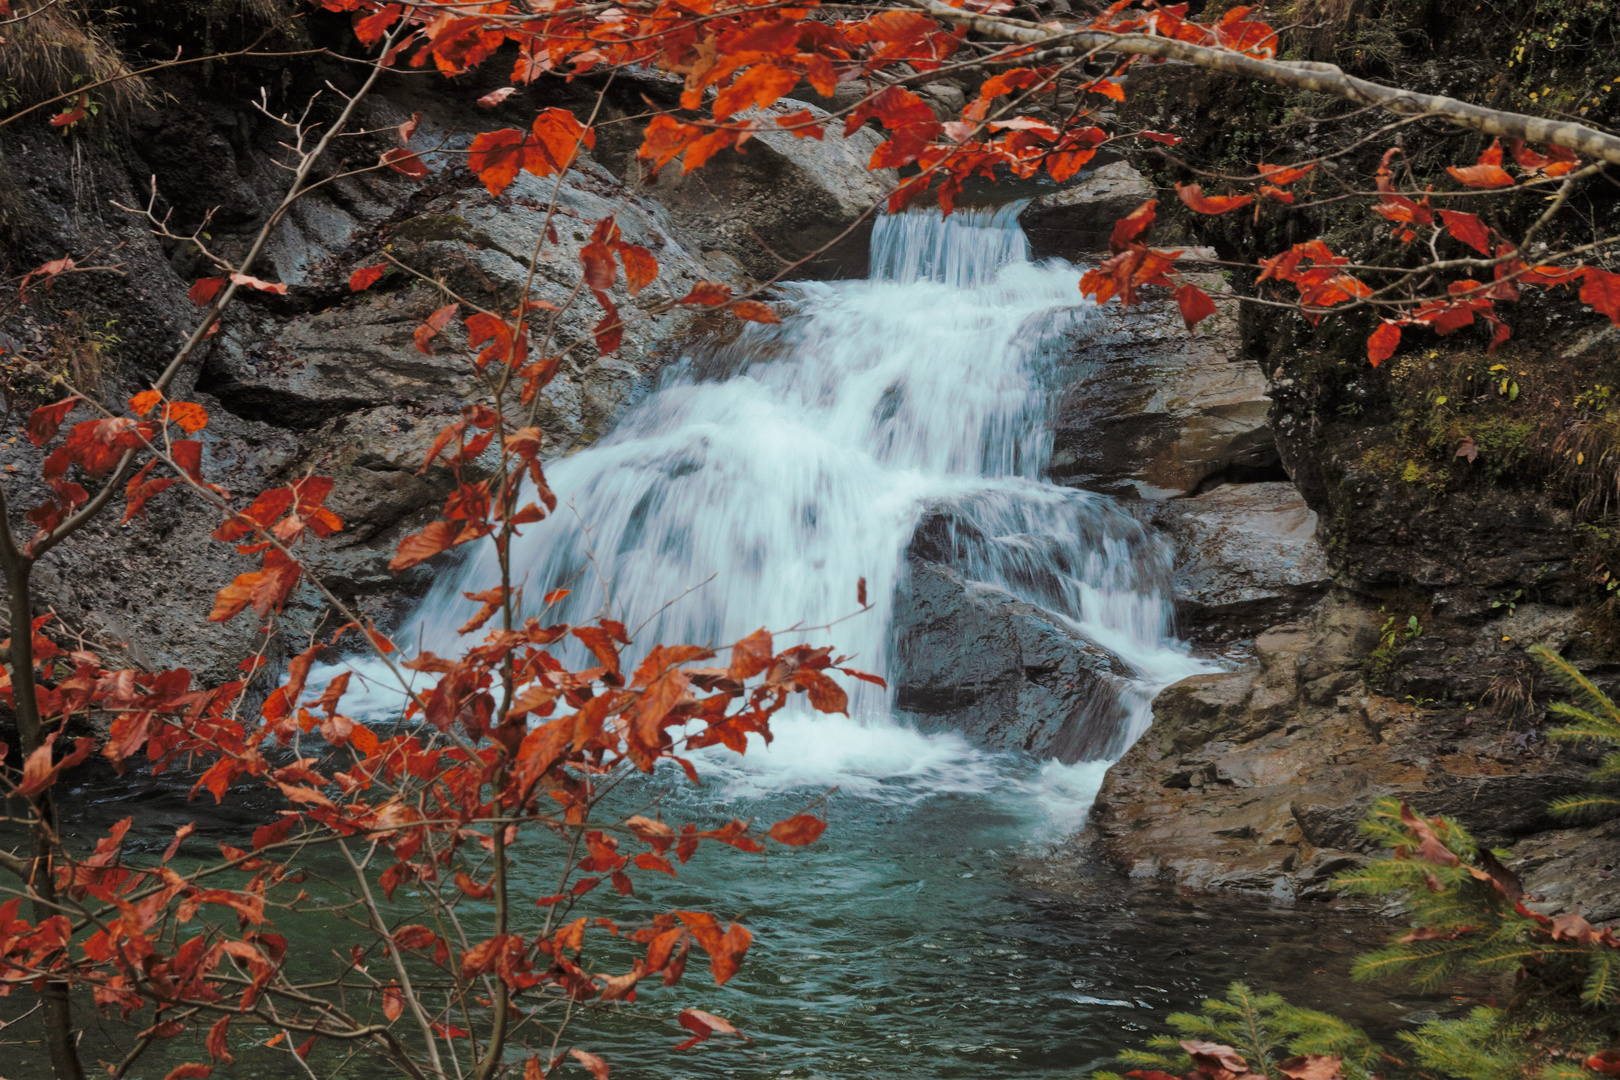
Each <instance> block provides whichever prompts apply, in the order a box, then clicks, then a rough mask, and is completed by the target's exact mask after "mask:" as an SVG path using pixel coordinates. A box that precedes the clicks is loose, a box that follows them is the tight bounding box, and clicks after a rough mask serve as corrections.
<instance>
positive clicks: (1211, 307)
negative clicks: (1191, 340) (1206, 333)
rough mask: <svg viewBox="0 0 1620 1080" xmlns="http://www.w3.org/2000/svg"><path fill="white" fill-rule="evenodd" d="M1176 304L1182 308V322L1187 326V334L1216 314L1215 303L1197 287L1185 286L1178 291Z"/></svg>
mask: <svg viewBox="0 0 1620 1080" xmlns="http://www.w3.org/2000/svg"><path fill="white" fill-rule="evenodd" d="M1176 303H1177V304H1178V305H1180V307H1181V320H1182V321H1183V322H1185V323H1186V324H1187V332H1188V333H1189V334H1190V333H1192V328H1193V327H1195V326H1197V325H1198V324H1199V323H1201V322H1203V321H1204V320H1205V319H1207V318H1209V317H1210V316H1211V315H1213V314H1215V301H1213V300H1211V299H1210V298H1209V294H1208V293H1206V292H1205V291H1204V290H1203V289H1200V288H1199V287H1198V286H1196V285H1183V286H1182V287H1181V288H1179V289H1177V290H1176Z"/></svg>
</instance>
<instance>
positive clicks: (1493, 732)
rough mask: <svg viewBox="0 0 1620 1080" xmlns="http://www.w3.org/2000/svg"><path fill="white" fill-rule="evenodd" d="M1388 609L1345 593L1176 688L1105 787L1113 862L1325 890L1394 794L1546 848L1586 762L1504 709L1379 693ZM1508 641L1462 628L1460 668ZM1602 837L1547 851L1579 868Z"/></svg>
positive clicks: (1171, 877) (1179, 875)
mask: <svg viewBox="0 0 1620 1080" xmlns="http://www.w3.org/2000/svg"><path fill="white" fill-rule="evenodd" d="M1380 619H1381V616H1380V615H1379V613H1378V612H1377V611H1376V610H1375V609H1371V608H1369V607H1368V606H1367V605H1365V604H1364V603H1360V602H1358V601H1356V600H1355V599H1354V598H1353V597H1351V596H1349V595H1348V594H1343V593H1341V594H1338V595H1336V596H1334V597H1333V598H1331V599H1330V600H1328V601H1326V602H1324V603H1323V604H1322V605H1321V606H1320V607H1319V608H1318V609H1317V610H1316V611H1314V612H1313V613H1312V614H1311V615H1310V617H1309V618H1307V619H1304V620H1302V621H1300V622H1298V623H1292V624H1287V625H1284V626H1279V627H1275V628H1273V629H1271V630H1269V631H1267V632H1266V633H1263V634H1261V635H1260V636H1259V637H1257V638H1256V639H1255V641H1254V653H1255V660H1254V662H1253V663H1252V664H1251V665H1248V666H1246V667H1244V668H1243V669H1241V670H1237V671H1229V672H1222V673H1218V674H1211V675H1200V676H1195V677H1193V678H1190V679H1185V680H1183V681H1182V682H1179V683H1177V684H1175V685H1174V686H1171V687H1169V688H1168V689H1166V690H1165V691H1164V692H1162V693H1161V694H1160V695H1159V697H1158V699H1157V700H1156V701H1155V702H1154V706H1153V727H1152V728H1151V729H1150V730H1149V731H1148V733H1147V734H1146V735H1145V736H1143V737H1142V739H1140V740H1139V741H1138V742H1137V743H1136V745H1135V746H1133V747H1132V748H1131V750H1130V751H1129V752H1128V753H1127V754H1126V755H1125V756H1124V757H1123V758H1122V759H1121V760H1120V761H1119V762H1118V763H1117V764H1116V765H1115V766H1114V767H1113V768H1112V769H1111V770H1110V771H1109V774H1108V778H1107V780H1106V781H1105V782H1104V785H1103V789H1102V792H1101V793H1100V795H1099V796H1098V800H1097V805H1096V808H1095V810H1094V821H1095V824H1096V829H1097V836H1098V840H1099V842H1100V845H1101V848H1102V850H1103V851H1104V853H1105V854H1106V855H1107V857H1109V858H1110V859H1111V860H1112V861H1113V862H1115V863H1116V864H1117V865H1118V866H1119V867H1120V868H1121V869H1123V870H1125V871H1126V872H1127V873H1129V874H1130V875H1132V876H1133V877H1138V878H1154V879H1159V880H1164V881H1169V882H1173V883H1175V884H1178V885H1184V886H1190V887H1195V888H1232V889H1240V890H1244V891H1251V892H1264V893H1268V894H1271V895H1275V896H1281V897H1306V898H1309V897H1318V898H1326V897H1327V896H1328V895H1330V893H1331V890H1330V889H1329V888H1328V886H1327V879H1328V878H1329V877H1331V875H1332V874H1333V873H1336V872H1337V871H1338V870H1340V869H1343V868H1344V867H1346V866H1351V865H1355V864H1356V862H1357V861H1359V860H1362V859H1365V858H1367V857H1368V856H1369V855H1370V854H1371V851H1372V845H1370V844H1369V842H1368V841H1366V840H1365V839H1364V838H1362V837H1361V836H1360V835H1359V834H1358V832H1357V825H1358V824H1359V822H1360V821H1361V819H1362V818H1363V817H1364V816H1365V814H1366V811H1367V809H1368V807H1370V806H1371V804H1372V802H1373V801H1374V800H1375V799H1376V798H1378V797H1379V796H1383V795H1395V796H1397V797H1401V798H1406V799H1409V800H1410V801H1411V802H1412V804H1413V805H1414V806H1417V807H1418V808H1420V809H1421V810H1422V811H1423V812H1425V813H1428V814H1447V815H1450V816H1453V817H1456V818H1457V819H1458V820H1460V821H1461V822H1462V823H1463V824H1464V825H1465V826H1466V827H1467V828H1469V829H1470V830H1471V831H1472V832H1473V833H1474V834H1475V836H1476V837H1477V838H1478V839H1479V840H1480V841H1482V842H1484V843H1488V844H1492V845H1511V844H1515V843H1519V844H1523V845H1524V846H1525V848H1526V850H1537V849H1538V848H1539V845H1540V843H1541V842H1540V841H1537V840H1534V839H1532V838H1535V837H1537V836H1538V835H1539V834H1542V833H1545V832H1547V830H1549V829H1552V828H1554V827H1555V825H1556V823H1555V821H1554V819H1552V818H1551V816H1550V815H1549V814H1548V812H1547V809H1546V806H1547V802H1548V800H1549V799H1550V798H1551V797H1552V796H1553V795H1555V794H1558V793H1560V792H1563V791H1568V790H1570V789H1571V788H1572V787H1574V786H1576V785H1579V784H1581V783H1583V782H1584V781H1583V777H1584V772H1585V769H1586V766H1585V765H1584V764H1583V763H1582V762H1581V761H1580V760H1578V756H1577V755H1572V754H1567V753H1566V754H1563V755H1559V754H1556V753H1550V752H1548V751H1547V750H1546V748H1545V746H1544V745H1535V744H1533V743H1531V742H1530V741H1529V740H1527V739H1525V738H1515V732H1514V725H1513V724H1512V723H1511V722H1510V721H1509V720H1507V719H1505V718H1503V717H1501V716H1498V715H1496V714H1495V713H1494V712H1493V711H1492V710H1490V709H1489V708H1485V707H1481V708H1476V709H1473V710H1470V711H1469V712H1468V713H1467V714H1466V715H1465V716H1463V717H1455V716H1450V715H1445V714H1443V713H1438V712H1436V711H1434V710H1433V709H1432V707H1424V705H1420V704H1418V703H1416V702H1414V701H1413V700H1411V699H1410V698H1407V699H1404V700H1402V699H1397V698H1396V697H1394V696H1392V695H1391V694H1388V693H1382V694H1381V693H1375V692H1371V691H1369V690H1368V689H1367V687H1366V686H1365V685H1364V682H1363V678H1364V673H1365V672H1364V665H1365V660H1366V657H1367V655H1368V654H1369V653H1371V652H1372V651H1373V650H1374V649H1375V648H1376V647H1377V646H1378V644H1379V641H1380V630H1381V627H1382V624H1381V622H1380ZM1495 629H1497V627H1493V628H1492V630H1493V631H1494V630H1495ZM1493 636H1495V637H1500V636H1502V635H1495V634H1485V635H1476V636H1474V637H1473V638H1472V639H1471V640H1464V639H1463V638H1462V637H1461V636H1458V635H1453V636H1452V637H1451V638H1450V639H1448V640H1447V641H1446V642H1445V648H1444V650H1443V651H1446V652H1450V653H1452V654H1453V657H1454V660H1453V662H1454V663H1455V664H1469V663H1473V664H1485V663H1488V662H1489V659H1490V654H1491V652H1492V648H1491V642H1490V638H1491V637H1493ZM1549 640H1551V641H1552V643H1555V644H1556V643H1558V642H1557V640H1556V635H1554V638H1553V639H1549ZM1498 644H1500V642H1498ZM1585 842H1586V841H1584V840H1577V839H1573V838H1572V839H1568V840H1565V841H1564V843H1563V848H1562V849H1554V850H1553V851H1548V852H1546V853H1542V852H1540V851H1539V850H1537V854H1536V858H1537V859H1538V860H1539V864H1541V865H1549V864H1551V863H1552V862H1554V861H1556V860H1557V859H1559V858H1563V859H1564V860H1565V861H1566V862H1578V861H1579V855H1578V854H1575V852H1576V851H1577V850H1583V849H1582V848H1581V845H1582V844H1583V843H1585ZM1559 850H1562V851H1563V854H1561V855H1560V854H1557V853H1556V852H1557V851H1559ZM1565 868H1566V869H1569V867H1567V866H1566V867H1565ZM1588 869H1589V868H1588ZM1591 876H1592V875H1591V874H1587V877H1588V878H1590V877H1591ZM1590 889H1591V885H1590V884H1588V885H1586V886H1584V887H1582V886H1575V885H1571V886H1570V887H1569V888H1568V889H1566V890H1565V892H1566V893H1568V894H1569V895H1571V896H1573V895H1575V893H1577V892H1590Z"/></svg>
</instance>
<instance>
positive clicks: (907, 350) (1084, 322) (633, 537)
mask: <svg viewBox="0 0 1620 1080" xmlns="http://www.w3.org/2000/svg"><path fill="white" fill-rule="evenodd" d="M1018 210H1019V207H1018V206H1016V205H1014V206H1008V207H1003V208H1000V209H996V210H979V211H965V212H964V211H959V212H957V213H956V214H954V215H952V216H951V217H949V218H945V219H941V218H940V217H939V216H938V214H937V213H935V212H929V213H908V214H902V215H897V216H892V217H882V218H880V219H879V220H878V222H877V224H876V226H875V230H874V234H873V239H872V266H873V277H872V278H871V279H869V280H866V281H842V282H801V283H793V284H788V285H785V286H783V287H782V292H783V294H784V299H785V302H784V303H782V304H779V305H778V306H779V307H780V308H781V309H782V310H783V319H782V322H781V323H780V324H779V325H773V326H762V325H752V324H750V325H747V326H745V327H744V328H743V329H742V331H741V333H740V335H738V336H737V337H736V338H735V339H734V340H731V341H727V342H724V343H718V344H715V343H711V344H707V345H704V346H702V347H699V348H695V349H693V350H692V351H691V353H690V354H689V355H687V356H685V357H683V358H682V359H681V360H680V361H679V362H678V363H677V364H675V365H672V366H671V367H670V368H667V369H666V370H665V371H664V373H663V374H662V376H661V379H660V382H659V384H658V386H657V387H656V389H655V390H654V391H653V392H652V393H651V394H650V395H649V396H648V397H647V398H646V399H645V400H643V401H642V402H641V403H640V404H638V405H636V406H635V407H633V408H632V409H631V410H630V411H629V412H628V413H627V414H626V415H625V416H624V417H623V419H622V421H621V422H620V423H619V425H618V426H617V428H616V430H614V431H613V432H612V433H611V434H610V435H608V436H607V437H605V438H604V439H602V440H601V441H600V442H598V443H596V444H594V445H592V446H590V447H587V448H585V449H583V450H580V451H579V452H577V453H575V454H573V455H571V456H569V457H566V458H563V459H561V460H558V461H555V462H552V463H551V464H550V465H549V466H548V467H547V478H548V480H549V482H550V484H551V486H552V488H553V489H554V490H555V491H556V493H557V496H558V499H559V500H560V504H559V507H558V509H557V511H556V512H555V513H554V514H553V515H552V516H551V517H550V518H549V519H548V520H546V521H545V522H542V523H540V524H538V525H532V526H529V527H528V528H527V529H526V530H525V531H524V534H523V535H522V537H521V538H519V539H518V540H516V541H515V542H514V544H513V550H512V565H513V566H514V568H515V572H516V576H517V577H518V578H519V579H520V580H521V582H522V584H523V585H524V587H525V591H524V614H539V598H540V597H541V596H542V595H544V594H545V593H547V592H548V591H550V590H554V589H559V588H567V589H569V590H571V591H570V594H569V596H568V597H566V598H565V599H564V600H562V601H561V602H560V603H559V604H557V605H556V606H555V607H553V608H552V609H551V610H548V611H546V612H545V615H544V620H545V621H546V622H583V621H588V620H591V619H593V618H595V617H596V616H597V615H598V614H599V613H601V612H603V611H610V612H611V613H612V615H613V617H615V618H618V619H620V620H621V621H623V622H624V623H625V624H626V625H627V626H629V627H632V628H634V627H637V626H642V629H641V631H640V633H639V634H638V635H637V637H638V640H639V641H640V642H644V643H646V642H654V641H662V642H668V643H674V642H689V643H699V644H724V643H726V642H729V641H732V640H735V639H737V638H739V637H742V636H743V635H745V634H748V633H750V632H751V631H753V630H754V629H756V628H758V627H760V626H764V627H767V628H768V629H770V630H772V631H773V632H777V633H778V645H779V647H780V646H781V645H782V644H785V643H788V642H791V641H793V640H809V641H814V642H825V643H830V644H833V645H834V646H835V648H836V650H837V651H838V652H840V653H845V654H850V655H852V656H853V657H854V659H853V660H852V661H851V662H852V663H854V664H855V665H856V666H859V667H864V668H866V669H868V670H872V671H877V672H880V673H881V672H883V671H884V670H885V668H886V664H887V657H886V655H885V652H886V649H887V647H888V644H887V640H888V629H889V613H890V607H891V601H892V597H893V593H894V590H895V587H896V585H897V584H898V583H899V582H900V581H901V575H902V573H903V570H904V565H905V553H906V551H907V549H908V547H909V546H910V545H911V544H912V542H913V535H914V533H915V532H916V530H917V528H918V524H919V522H920V521H922V520H923V518H924V516H925V515H929V516H930V519H931V520H934V521H939V520H941V519H943V522H944V525H943V530H944V532H945V534H946V542H945V547H946V548H947V549H948V550H949V553H950V559H951V561H952V563H953V565H956V566H957V568H958V569H960V570H962V571H963V572H964V574H966V575H967V576H968V577H969V578H971V579H973V580H976V581H980V582H983V583H986V584H989V585H992V586H996V587H999V588H1002V589H1005V590H1007V591H1008V592H1010V593H1012V594H1013V595H1015V596H1017V597H1019V598H1022V599H1027V600H1029V601H1031V602H1033V603H1036V604H1039V605H1041V606H1042V607H1045V608H1048V609H1050V610H1052V611H1053V612H1054V613H1056V614H1057V615H1058V616H1059V617H1060V618H1063V619H1065V620H1067V621H1068V622H1069V623H1070V624H1072V625H1073V627H1074V628H1075V629H1076V630H1077V631H1079V632H1080V633H1082V634H1084V635H1085V636H1086V637H1088V638H1090V639H1092V640H1093V641H1095V642H1096V643H1097V644H1099V645H1101V646H1102V647H1104V648H1105V649H1108V650H1109V651H1111V652H1112V653H1113V654H1114V655H1116V656H1118V657H1119V658H1120V659H1122V660H1123V661H1124V662H1125V663H1126V664H1127V665H1128V666H1129V667H1130V669H1131V670H1133V671H1135V672H1136V673H1137V675H1138V678H1139V685H1138V687H1137V690H1138V691H1139V692H1137V693H1135V694H1134V695H1132V694H1126V695H1125V696H1124V698H1123V702H1124V703H1123V705H1122V706H1121V707H1123V708H1126V709H1128V710H1131V712H1132V716H1131V717H1130V718H1129V724H1128V725H1127V726H1129V727H1130V728H1131V729H1132V737H1134V734H1135V733H1139V730H1140V729H1141V727H1143V726H1145V723H1146V716H1147V713H1146V703H1147V702H1148V701H1149V700H1150V699H1151V695H1152V693H1153V692H1156V691H1157V689H1158V688H1159V687H1160V686H1162V685H1164V684H1166V683H1167V682H1169V681H1171V680H1173V679H1175V678H1179V677H1181V676H1183V675H1185V674H1188V673H1190V672H1191V671H1193V670H1198V668H1197V666H1196V664H1195V662H1194V661H1192V660H1191V659H1190V658H1189V656H1188V655H1187V653H1186V651H1185V649H1184V648H1182V647H1181V646H1180V645H1179V644H1178V643H1177V642H1176V641H1175V640H1174V638H1173V636H1172V626H1171V618H1170V615H1171V597H1170V592H1169V587H1168V569H1167V568H1168V560H1167V559H1165V558H1164V557H1163V552H1162V551H1161V550H1160V549H1159V547H1158V545H1157V541H1155V540H1154V539H1153V538H1152V537H1150V536H1149V535H1148V534H1147V533H1146V532H1145V531H1144V530H1143V528H1142V526H1141V525H1140V524H1139V523H1138V522H1137V521H1136V520H1135V519H1134V518H1132V517H1131V516H1130V515H1129V514H1127V513H1126V512H1124V511H1123V510H1122V509H1121V508H1120V507H1119V506H1118V505H1116V504H1115V503H1114V501H1113V500H1111V499H1109V498H1106V497H1104V496H1101V495H1095V494H1090V493H1086V492H1078V491H1073V490H1070V489H1066V488H1061V487H1057V486H1055V485H1052V484H1048V483H1045V482H1043V481H1042V480H1041V478H1040V477H1041V471H1042V469H1043V467H1044V466H1045V464H1046V462H1047V460H1048V458H1049V453H1050V435H1049V431H1048V424H1047V422H1046V421H1047V418H1048V415H1047V414H1048V410H1049V407H1050V406H1049V403H1050V401H1051V399H1052V398H1053V396H1054V394H1055V392H1056V390H1057V389H1058V386H1057V385H1056V380H1055V378H1054V375H1055V368H1056V366H1057V363H1058V361H1060V360H1061V359H1062V358H1063V357H1064V355H1065V354H1066V353H1067V352H1069V350H1070V348H1071V346H1072V343H1073V341H1074V339H1075V338H1076V337H1077V336H1078V335H1083V334H1085V333H1087V332H1088V329H1089V328H1090V327H1091V326H1092V325H1093V322H1094V320H1095V319H1096V318H1097V315H1096V313H1095V310H1094V308H1093V306H1092V305H1091V304H1090V303H1089V302H1087V301H1084V300H1082V298H1081V297H1080V295H1079V292H1078V290H1077V288H1076V280H1077V276H1078V274H1077V271H1076V270H1075V268H1074V267H1073V266H1070V265H1069V264H1067V263H1063V262H1060V261H1052V262H1047V263H1041V264H1036V263H1032V262H1031V261H1030V258H1029V248H1028V244H1027V242H1026V240H1025V238H1024V236H1023V233H1022V232H1021V230H1020V229H1019V226H1018V224H1017V212H1018ZM860 578H865V579H866V581H867V595H868V597H869V598H870V600H871V603H872V610H869V611H867V612H865V613H864V614H861V615H858V616H856V617H854V618H849V619H846V620H845V621H842V622H839V623H838V624H837V625H836V626H834V627H832V628H831V629H830V630H829V629H815V628H818V627H824V626H825V625H826V624H828V623H830V622H832V621H834V620H838V619H841V618H843V617H845V616H849V615H850V614H851V613H852V612H853V611H855V610H856V582H857V580H858V579H860ZM497 581H498V573H497V568H496V562H495V557H494V552H493V550H492V549H491V547H490V546H489V545H487V544H486V545H481V550H480V551H479V552H478V553H477V554H476V555H474V556H473V557H471V558H469V559H468V560H467V561H466V562H465V563H463V564H462V565H461V567H460V568H459V569H458V570H457V571H456V572H454V573H452V574H447V575H445V576H444V578H443V579H441V581H440V582H439V583H438V584H437V585H436V586H435V588H434V590H433V591H432V593H431V594H430V595H429V597H428V598H427V599H426V600H425V602H424V603H423V605H422V607H421V609H420V610H419V612H418V614H417V616H416V624H415V625H413V626H412V627H409V628H407V629H406V630H405V631H404V632H403V633H402V634H401V635H400V637H401V640H406V641H411V642H415V641H417V640H420V641H421V642H422V644H423V647H424V648H427V649H431V650H433V651H435V652H439V653H441V654H444V653H453V652H456V651H458V650H459V649H460V648H464V647H465V643H460V644H458V642H457V640H456V636H455V633H454V628H455V627H456V626H457V625H459V624H460V623H461V622H463V621H464V620H465V618H466V615H467V612H468V610H469V604H468V602H467V601H466V600H464V599H463V598H462V596H461V595H460V594H461V593H462V592H472V591H476V590H481V589H487V588H490V587H492V586H493V585H494V584H495V583H496V582H497ZM643 624H644V625H643ZM795 627H806V628H812V629H807V630H803V631H799V632H797V633H798V634H801V635H802V636H796V634H795V633H788V634H786V635H784V634H783V633H782V632H784V631H790V630H791V629H792V628H795ZM579 659H581V660H583V657H581V658H579ZM888 704H889V703H888V700H887V698H886V697H885V696H884V695H883V694H882V692H881V691H878V690H876V689H874V688H869V687H865V686H864V684H863V687H862V689H861V690H860V691H859V693H858V696H856V697H855V699H854V704H853V706H852V710H851V711H852V712H853V713H855V714H856V715H857V716H858V717H859V718H860V719H861V720H862V722H863V723H865V724H866V725H868V726H870V725H872V724H880V725H881V724H885V723H888V720H887V716H888Z"/></svg>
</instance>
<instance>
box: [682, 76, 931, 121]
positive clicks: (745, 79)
mask: <svg viewBox="0 0 1620 1080" xmlns="http://www.w3.org/2000/svg"><path fill="white" fill-rule="evenodd" d="M798 82H799V73H798V72H796V71H790V70H788V69H786V68H779V67H777V66H776V65H774V64H756V65H755V66H753V67H751V68H749V69H748V70H747V71H745V72H743V73H742V74H741V75H739V76H737V78H736V79H735V80H734V81H733V82H732V84H731V85H730V86H728V87H726V88H725V89H724V90H721V91H720V93H719V94H718V95H716V97H715V99H714V118H715V119H716V120H724V119H726V118H727V117H728V116H731V115H732V114H733V113H738V112H742V111H743V110H744V109H748V108H753V107H755V106H758V107H759V108H762V109H763V108H767V107H769V106H771V105H774V104H775V103H776V100H777V99H778V98H780V97H781V96H782V95H783V94H785V93H787V92H788V91H789V90H792V89H793V87H794V86H796V85H797V84H798ZM929 119H933V117H932V115H930V117H929Z"/></svg>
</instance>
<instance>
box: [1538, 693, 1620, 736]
mask: <svg viewBox="0 0 1620 1080" xmlns="http://www.w3.org/2000/svg"><path fill="white" fill-rule="evenodd" d="M1560 706H1562V707H1560ZM1547 713H1548V715H1556V716H1567V717H1569V718H1570V719H1571V720H1572V721H1574V722H1573V723H1569V724H1565V725H1564V726H1563V727H1555V728H1552V729H1550V730H1549V731H1548V732H1547V737H1548V738H1549V739H1558V740H1560V741H1562V742H1581V741H1584V740H1586V739H1595V740H1597V741H1598V742H1615V741H1617V740H1620V724H1615V723H1613V722H1611V721H1608V720H1600V719H1598V718H1597V717H1595V716H1593V715H1591V714H1590V713H1587V712H1584V711H1582V710H1580V709H1574V708H1570V707H1569V706H1567V705H1564V704H1563V702H1558V703H1557V704H1554V705H1549V706H1547Z"/></svg>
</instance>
